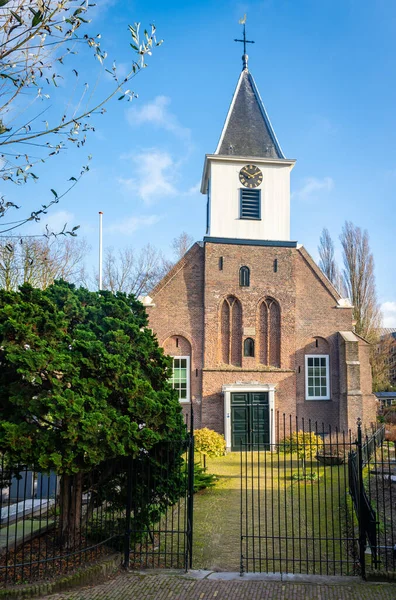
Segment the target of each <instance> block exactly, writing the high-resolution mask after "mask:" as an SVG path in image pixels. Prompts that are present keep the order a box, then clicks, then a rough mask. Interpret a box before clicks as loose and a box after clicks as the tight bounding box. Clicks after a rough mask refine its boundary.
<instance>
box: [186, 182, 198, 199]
mask: <svg viewBox="0 0 396 600" xmlns="http://www.w3.org/2000/svg"><path fill="white" fill-rule="evenodd" d="M200 191H201V182H200V181H198V182H197V183H196V184H195V185H192V186H191V187H190V188H189V189H188V190H187V192H185V195H186V196H194V195H195V194H199V193H200Z"/></svg>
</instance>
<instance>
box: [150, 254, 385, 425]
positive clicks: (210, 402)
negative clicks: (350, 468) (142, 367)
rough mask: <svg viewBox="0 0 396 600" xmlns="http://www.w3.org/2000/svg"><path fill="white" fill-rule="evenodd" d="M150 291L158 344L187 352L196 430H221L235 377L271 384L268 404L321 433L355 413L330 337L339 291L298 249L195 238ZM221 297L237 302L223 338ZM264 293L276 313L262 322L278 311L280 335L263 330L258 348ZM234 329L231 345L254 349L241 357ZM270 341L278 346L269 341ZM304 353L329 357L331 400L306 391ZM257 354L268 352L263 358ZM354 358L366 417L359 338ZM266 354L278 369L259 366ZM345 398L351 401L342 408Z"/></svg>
mask: <svg viewBox="0 0 396 600" xmlns="http://www.w3.org/2000/svg"><path fill="white" fill-rule="evenodd" d="M220 258H222V261H220V260H219V259H220ZM275 261H276V263H275ZM220 264H222V269H220V268H219V265H220ZM275 265H276V266H275ZM241 266H248V267H249V269H250V286H249V287H241V286H240V285H239V269H240V267H241ZM150 295H151V296H152V298H153V302H154V304H155V306H153V307H149V308H148V311H149V318H150V324H151V327H153V329H154V331H155V332H156V333H157V336H158V340H159V342H160V344H161V345H163V346H164V348H165V351H166V352H168V353H170V354H171V355H173V356H176V355H179V356H181V355H185V353H187V352H190V353H191V354H190V355H191V397H192V402H193V404H194V405H195V422H196V426H197V427H199V426H201V425H202V426H207V427H210V428H213V429H216V430H218V431H220V432H223V429H224V408H223V405H224V399H223V394H222V392H221V388H222V385H223V384H232V383H236V382H249V383H250V382H257V383H262V384H275V385H276V395H275V410H277V411H278V410H279V411H280V413H283V412H284V413H286V414H287V415H289V414H291V415H293V418H294V417H295V416H298V418H299V419H301V418H304V419H305V420H307V421H308V420H309V419H311V421H312V422H315V421H318V422H319V424H320V426H321V424H322V423H324V426H325V428H326V430H327V429H328V426H329V425H331V426H332V427H336V426H340V422H342V423H345V425H346V424H349V423H350V421H351V418H352V413H353V411H355V412H356V411H359V400H358V399H357V398H355V399H353V398H352V396H351V394H350V390H351V387H350V384H349V383H348V381H349V380H348V377H349V379H350V374H349V375H348V373H347V369H346V366H345V347H344V346H345V344H344V345H343V343H341V342H342V340H341V341H340V339H339V334H338V332H339V331H351V328H352V309H351V308H337V301H338V299H339V294H338V293H337V291H336V290H335V289H334V288H332V286H331V284H330V283H329V282H328V281H327V279H326V278H325V277H324V275H323V274H322V273H321V272H320V271H319V269H318V268H317V267H316V265H315V264H314V263H313V261H312V259H311V258H310V257H309V255H308V254H307V253H306V251H305V250H304V249H303V248H298V249H295V248H284V247H274V246H250V245H242V244H241V245H231V244H217V243H212V242H207V243H205V245H204V246H201V245H199V244H195V245H194V246H193V247H192V249H191V250H190V251H189V252H188V253H187V254H186V255H185V257H184V258H183V259H182V261H180V262H179V263H178V264H177V265H176V266H175V267H174V269H172V271H171V272H170V273H169V274H168V275H167V276H166V277H165V279H164V280H162V282H160V284H159V285H158V286H157V287H156V288H155V290H153V292H152V294H150ZM230 297H235V298H236V299H237V301H238V303H239V304H238V314H237V317H236V318H235V319H236V320H235V322H234V324H233V325H234V326H233V327H231V330H230V333H227V335H228V337H227V340H226V341H225V340H224V335H223V336H222V325H221V324H222V323H223V334H224V322H225V321H226V319H227V314H228V313H227V310H228V309H227V310H225V309H224V303H225V300H226V299H227V298H228V299H229V298H230ZM265 299H270V300H269V301H270V302H272V301H276V303H277V307H278V308H277V310H279V315H280V317H279V315H277V314H276V313H274V315H273V316H272V317H271V319H272V321H271V322H272V324H274V323H276V322H277V320H279V318H280V323H281V335H280V338H279V336H278V340H276V339H274V328H272V334H271V335H269V341H268V344H269V345H268V348H267V351H266V352H264V350H263V344H264V341H263V340H264V339H265V335H266V334H265V331H264V329H265V327H271V323H270V320H268V323H269V325H268V324H267V325H266V326H265V327H264V326H263V323H262V319H263V314H264V313H265V310H263V309H262V302H263V301H264V300H265ZM228 301H229V300H228ZM238 327H240V331H239V332H238V331H236V330H237V329H238ZM233 335H234V336H236V337H237V339H238V342H237V344H239V345H240V349H242V347H243V342H244V340H245V339H246V338H247V337H249V338H252V339H253V340H254V341H255V356H254V357H245V356H243V352H242V356H241V355H240V354H241V353H240V352H239V353H238V356H236V354H235V348H234V346H233V345H232V340H231V338H232V336H233ZM177 339H178V340H179V341H178V343H179V346H177V345H176V340H177ZM234 339H235V338H234ZM277 341H278V343H280V347H279V346H276V343H277ZM227 345H228V346H229V352H228V353H227V348H226V346H227ZM271 348H272V350H271ZM306 354H328V355H329V356H330V370H331V381H330V390H331V398H330V400H328V401H327V400H326V401H323V400H317V401H307V400H306V398H305V355H306ZM227 356H228V357H229V359H228V360H227ZM265 356H266V357H267V358H263V357H265ZM271 356H272V358H271ZM274 357H275V358H274ZM359 360H360V361H361V365H362V366H361V369H362V373H363V375H362V377H361V381H362V391H361V397H362V398H363V404H361V405H360V406H361V407H362V406H364V407H365V408H364V414H362V415H360V416H362V417H363V418H364V420H365V421H366V420H370V421H371V420H372V419H373V416H374V412H375V408H374V409H373V404H372V399H371V373H370V370H369V365H368V362H367V361H368V353H367V350H366V345H365V343H364V342H363V341H362V342H361V344H359ZM266 361H267V363H271V362H272V364H278V365H279V366H278V367H271V366H269V364H267V365H265V364H263V362H264V363H265V362H266ZM232 363H234V364H232ZM235 363H236V365H238V366H235ZM359 385H360V384H359ZM344 388H345V389H344ZM359 389H360V388H359ZM364 398H365V399H364ZM346 402H350V403H351V404H350V406H349V407H348V406H347V404H346ZM187 409H188V407H185V410H187ZM362 411H363V408H361V412H362ZM353 418H354V417H353Z"/></svg>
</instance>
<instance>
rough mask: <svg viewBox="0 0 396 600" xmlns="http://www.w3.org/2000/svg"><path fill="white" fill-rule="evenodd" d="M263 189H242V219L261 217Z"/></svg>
mask: <svg viewBox="0 0 396 600" xmlns="http://www.w3.org/2000/svg"><path fill="white" fill-rule="evenodd" d="M260 200H261V191H260V190H248V189H241V210H240V217H241V219H260V218H261V207H260V204H261V202H260Z"/></svg>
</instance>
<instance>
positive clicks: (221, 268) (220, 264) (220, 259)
mask: <svg viewBox="0 0 396 600" xmlns="http://www.w3.org/2000/svg"><path fill="white" fill-rule="evenodd" d="M222 270H223V257H222V256H220V258H219V271H222Z"/></svg>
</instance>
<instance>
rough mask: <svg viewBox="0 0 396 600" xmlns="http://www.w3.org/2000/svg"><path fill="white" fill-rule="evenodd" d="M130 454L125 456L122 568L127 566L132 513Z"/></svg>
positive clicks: (129, 551)
mask: <svg viewBox="0 0 396 600" xmlns="http://www.w3.org/2000/svg"><path fill="white" fill-rule="evenodd" d="M132 461H133V458H132V456H128V458H127V498H126V505H125V533H124V563H123V567H124V569H128V568H129V558H130V554H131V513H132Z"/></svg>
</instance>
